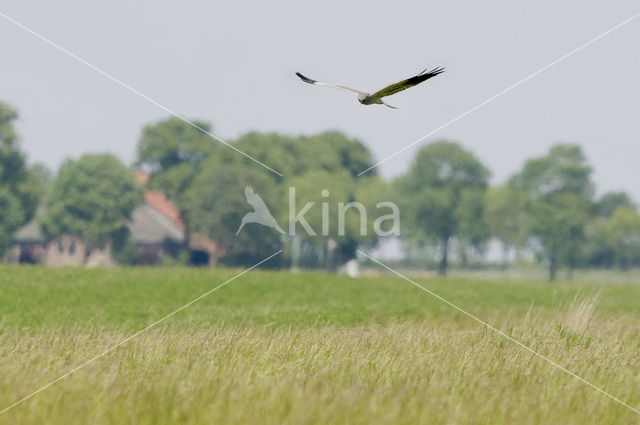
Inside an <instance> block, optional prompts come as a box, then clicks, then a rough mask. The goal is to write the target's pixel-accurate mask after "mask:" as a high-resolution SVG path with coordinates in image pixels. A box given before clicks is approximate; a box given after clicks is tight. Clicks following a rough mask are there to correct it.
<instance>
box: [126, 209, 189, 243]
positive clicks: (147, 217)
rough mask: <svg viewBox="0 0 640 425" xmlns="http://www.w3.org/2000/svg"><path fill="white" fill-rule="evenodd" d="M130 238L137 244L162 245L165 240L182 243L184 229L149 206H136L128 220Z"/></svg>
mask: <svg viewBox="0 0 640 425" xmlns="http://www.w3.org/2000/svg"><path fill="white" fill-rule="evenodd" d="M128 227H129V231H130V232H131V238H132V239H133V240H134V241H136V242H137V243H142V244H152V243H162V242H163V241H165V240H172V241H174V242H182V240H184V229H183V228H181V227H179V226H178V225H176V223H174V222H173V221H172V220H170V219H169V218H168V217H166V216H164V215H163V214H161V213H160V212H158V211H156V210H155V209H154V208H152V207H150V206H149V205H144V204H143V205H138V206H137V207H136V208H134V210H133V212H132V213H131V220H129V224H128Z"/></svg>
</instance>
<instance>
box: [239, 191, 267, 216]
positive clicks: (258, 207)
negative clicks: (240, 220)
mask: <svg viewBox="0 0 640 425" xmlns="http://www.w3.org/2000/svg"><path fill="white" fill-rule="evenodd" d="M244 196H246V197H247V202H248V203H249V205H251V206H252V207H253V209H254V210H255V211H256V212H257V211H264V210H265V209H266V210H267V211H268V210H269V208H267V205H266V204H265V203H264V201H263V200H262V198H261V197H260V195H258V194H257V193H255V192H254V191H253V188H252V187H251V186H247V187H245V188H244Z"/></svg>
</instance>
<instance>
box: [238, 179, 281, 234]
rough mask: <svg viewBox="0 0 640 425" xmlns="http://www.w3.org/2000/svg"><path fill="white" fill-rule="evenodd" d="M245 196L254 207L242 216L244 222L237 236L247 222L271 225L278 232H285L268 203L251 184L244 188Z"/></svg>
mask: <svg viewBox="0 0 640 425" xmlns="http://www.w3.org/2000/svg"><path fill="white" fill-rule="evenodd" d="M244 196H245V197H246V198H247V202H248V203H249V205H251V206H252V207H253V211H252V212H250V213H246V214H245V215H244V217H242V223H240V227H239V228H238V231H237V232H236V236H237V235H238V233H240V230H242V228H243V227H244V225H245V224H248V223H258V224H262V225H263V226H267V227H270V228H272V229H276V230H277V231H278V232H280V233H283V234H284V230H282V228H281V227H280V226H279V225H278V223H277V222H276V219H275V218H273V216H272V215H271V212H270V211H269V208H268V207H267V204H265V203H264V201H263V200H262V198H261V197H260V195H258V194H257V193H255V192H254V191H253V188H252V187H251V186H247V187H245V189H244Z"/></svg>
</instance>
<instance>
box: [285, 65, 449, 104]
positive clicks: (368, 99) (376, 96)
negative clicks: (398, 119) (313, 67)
mask: <svg viewBox="0 0 640 425" xmlns="http://www.w3.org/2000/svg"><path fill="white" fill-rule="evenodd" d="M442 72H444V68H434V69H432V70H431V71H429V72H427V70H426V69H425V70H424V71H422V72H421V73H420V74H418V75H416V76H415V77H411V78H407V79H406V80H403V81H400V82H399V83H395V84H391V85H390V86H387V87H385V88H383V89H382V90H378V91H377V92H375V93H373V94H369V93H365V92H361V91H358V90H354V89H350V88H349V87H344V86H338V85H336V84H329V83H322V82H320V81H316V80H312V79H311V78H308V77H305V76H304V75H302V74H300V73H299V72H296V75H297V76H298V77H300V79H301V80H302V81H304V82H305V83H309V84H313V85H314V86H325V87H333V88H334V89H340V90H344V91H348V92H349V93H353V94H355V95H356V96H358V101H359V102H360V103H362V104H363V105H373V104H378V105H385V106H388V107H389V108H393V109H398V108H396V107H395V106H391V105H387V104H386V103H384V102H383V101H382V98H383V97H385V96H391V95H392V94H395V93H398V92H399V91H402V90H406V89H408V88H409V87H413V86H416V85H418V84H420V83H421V82H423V81H426V80H428V79H429V78H431V77H435V76H436V75H438V74H440V73H442Z"/></svg>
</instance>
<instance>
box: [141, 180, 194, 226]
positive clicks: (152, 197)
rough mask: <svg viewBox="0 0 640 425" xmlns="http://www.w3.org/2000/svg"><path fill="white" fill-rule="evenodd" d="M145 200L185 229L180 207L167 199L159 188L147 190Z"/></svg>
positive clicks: (144, 194) (144, 193)
mask: <svg viewBox="0 0 640 425" xmlns="http://www.w3.org/2000/svg"><path fill="white" fill-rule="evenodd" d="M142 194H143V196H144V202H145V203H146V204H147V205H149V206H150V207H151V208H153V209H154V210H156V211H158V212H159V213H160V214H162V215H164V216H165V217H167V218H168V219H169V220H171V221H172V222H173V223H175V224H176V225H177V226H179V227H180V228H181V229H182V230H184V222H183V221H182V219H181V218H180V212H179V211H178V208H176V206H175V205H174V204H173V202H171V201H170V200H168V199H167V197H166V196H164V194H163V193H162V192H158V191H157V190H145V191H144V192H143V193H142Z"/></svg>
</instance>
